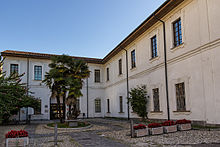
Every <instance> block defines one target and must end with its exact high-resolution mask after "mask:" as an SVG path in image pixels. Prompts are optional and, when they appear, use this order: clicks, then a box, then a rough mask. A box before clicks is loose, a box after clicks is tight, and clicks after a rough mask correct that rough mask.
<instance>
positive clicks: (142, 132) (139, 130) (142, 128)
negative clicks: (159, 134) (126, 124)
mask: <svg viewBox="0 0 220 147" xmlns="http://www.w3.org/2000/svg"><path fill="white" fill-rule="evenodd" d="M133 128H134V136H135V137H142V136H147V135H149V130H148V128H147V127H146V125H144V124H139V125H137V126H134V127H133Z"/></svg>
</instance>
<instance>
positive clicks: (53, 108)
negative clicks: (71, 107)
mask: <svg viewBox="0 0 220 147" xmlns="http://www.w3.org/2000/svg"><path fill="white" fill-rule="evenodd" d="M60 107H61V114H60V112H59V107H58V104H56V103H55V104H50V119H51V120H53V119H59V118H60V115H61V117H63V104H60Z"/></svg>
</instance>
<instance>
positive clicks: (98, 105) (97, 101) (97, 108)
mask: <svg viewBox="0 0 220 147" xmlns="http://www.w3.org/2000/svg"><path fill="white" fill-rule="evenodd" d="M95 112H96V113H100V112H101V99H95Z"/></svg>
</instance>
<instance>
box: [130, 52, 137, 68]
mask: <svg viewBox="0 0 220 147" xmlns="http://www.w3.org/2000/svg"><path fill="white" fill-rule="evenodd" d="M134 67H136V58H135V50H133V51H131V68H134Z"/></svg>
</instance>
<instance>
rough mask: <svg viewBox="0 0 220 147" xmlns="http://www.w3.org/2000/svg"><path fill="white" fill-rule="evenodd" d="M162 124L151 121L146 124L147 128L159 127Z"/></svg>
mask: <svg viewBox="0 0 220 147" xmlns="http://www.w3.org/2000/svg"><path fill="white" fill-rule="evenodd" d="M161 126H162V125H161V124H160V123H151V124H149V125H148V128H158V127H161Z"/></svg>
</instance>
